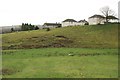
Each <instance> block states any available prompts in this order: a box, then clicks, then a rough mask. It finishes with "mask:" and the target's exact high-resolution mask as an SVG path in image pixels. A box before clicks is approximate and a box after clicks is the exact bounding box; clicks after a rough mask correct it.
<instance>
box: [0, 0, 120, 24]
mask: <svg viewBox="0 0 120 80" xmlns="http://www.w3.org/2000/svg"><path fill="white" fill-rule="evenodd" d="M119 1H120V0H0V26H11V25H21V24H22V23H31V24H36V25H37V24H41V25H42V24H43V23H45V22H53V23H54V22H61V21H63V20H65V19H67V18H70V19H75V20H77V21H79V20H81V19H86V20H87V19H88V17H90V16H92V15H94V14H101V13H100V8H101V7H104V6H109V7H110V8H111V9H113V10H114V11H115V13H116V16H118V2H119Z"/></svg>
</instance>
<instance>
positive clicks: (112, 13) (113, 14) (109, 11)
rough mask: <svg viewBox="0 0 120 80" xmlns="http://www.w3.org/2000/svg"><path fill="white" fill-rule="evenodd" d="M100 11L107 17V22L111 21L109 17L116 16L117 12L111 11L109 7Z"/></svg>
mask: <svg viewBox="0 0 120 80" xmlns="http://www.w3.org/2000/svg"><path fill="white" fill-rule="evenodd" d="M100 11H101V12H102V14H103V15H104V16H105V18H106V22H108V21H109V19H108V17H109V16H115V12H114V11H113V10H111V9H110V8H109V7H108V6H105V7H103V8H101V9H100Z"/></svg>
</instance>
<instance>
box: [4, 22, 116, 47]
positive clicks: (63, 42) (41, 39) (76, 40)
mask: <svg viewBox="0 0 120 80" xmlns="http://www.w3.org/2000/svg"><path fill="white" fill-rule="evenodd" d="M56 36H63V37H56ZM2 37H3V49H13V48H44V47H79V48H116V47H117V44H118V41H117V40H118V25H117V24H108V25H96V26H74V27H65V28H57V29H51V31H49V32H47V31H46V30H37V31H26V32H15V33H9V34H3V36H2Z"/></svg>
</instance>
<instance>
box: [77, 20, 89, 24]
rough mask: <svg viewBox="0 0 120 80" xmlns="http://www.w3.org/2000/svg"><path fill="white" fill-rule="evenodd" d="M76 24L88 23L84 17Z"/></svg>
mask: <svg viewBox="0 0 120 80" xmlns="http://www.w3.org/2000/svg"><path fill="white" fill-rule="evenodd" d="M77 25H88V22H87V21H86V20H85V19H84V20H80V21H78V24H77Z"/></svg>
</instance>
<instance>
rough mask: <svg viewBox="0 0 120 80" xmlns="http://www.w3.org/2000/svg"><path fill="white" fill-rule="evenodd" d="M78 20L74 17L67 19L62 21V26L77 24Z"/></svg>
mask: <svg viewBox="0 0 120 80" xmlns="http://www.w3.org/2000/svg"><path fill="white" fill-rule="evenodd" d="M76 25H78V24H77V21H76V20H74V19H66V20H64V21H63V22H62V27H67V26H76Z"/></svg>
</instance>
